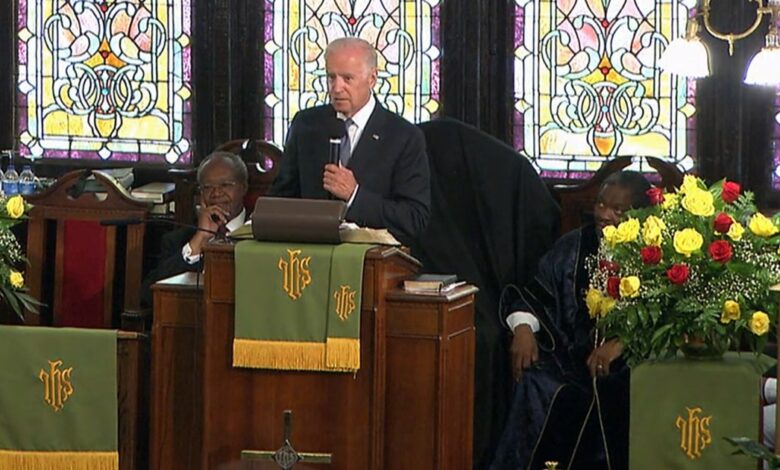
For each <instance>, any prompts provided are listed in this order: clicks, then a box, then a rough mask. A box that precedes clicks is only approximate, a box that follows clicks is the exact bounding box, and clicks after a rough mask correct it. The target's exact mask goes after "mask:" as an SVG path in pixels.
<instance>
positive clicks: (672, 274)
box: [666, 264, 690, 286]
mask: <svg viewBox="0 0 780 470" xmlns="http://www.w3.org/2000/svg"><path fill="white" fill-rule="evenodd" d="M688 274H690V271H689V270H688V266H687V265H685V264H675V265H673V266H672V267H671V268H669V269H667V270H666V277H668V278H669V281H670V282H671V283H672V284H677V285H678V286H679V285H681V284H685V281H687V280H688Z"/></svg>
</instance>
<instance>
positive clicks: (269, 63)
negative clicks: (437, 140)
mask: <svg viewBox="0 0 780 470" xmlns="http://www.w3.org/2000/svg"><path fill="white" fill-rule="evenodd" d="M264 1H265V9H264V14H265V31H264V38H265V57H264V59H265V60H264V62H265V65H264V72H265V87H266V89H265V104H266V109H265V124H264V126H265V138H266V140H270V141H273V142H275V143H277V144H279V145H282V144H283V143H284V139H285V135H286V132H287V126H288V125H289V123H290V120H291V119H292V117H293V116H295V113H297V112H298V111H299V110H301V109H306V108H309V107H311V106H315V105H318V104H323V103H326V102H327V91H328V87H327V80H326V76H325V56H324V52H325V47H326V45H327V44H328V42H330V41H332V40H334V39H337V38H340V37H345V36H353V37H360V38H363V39H365V40H366V41H368V42H369V43H371V44H373V45H374V47H375V48H376V49H377V51H378V52H379V64H378V69H379V71H378V79H377V84H376V87H375V88H374V92H375V94H376V96H377V99H378V100H379V101H380V102H381V103H382V104H383V106H385V107H386V108H388V109H389V110H391V111H393V112H395V113H397V114H399V115H402V116H404V117H405V118H406V119H408V120H410V121H412V122H421V121H426V120H428V119H430V118H431V116H432V115H433V114H435V113H436V111H437V110H438V108H439V56H440V37H439V9H440V3H441V0H414V1H410V0H372V1H368V0H357V1H355V0H350V1H346V0H264Z"/></svg>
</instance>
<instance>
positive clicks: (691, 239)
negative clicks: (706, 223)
mask: <svg viewBox="0 0 780 470" xmlns="http://www.w3.org/2000/svg"><path fill="white" fill-rule="evenodd" d="M703 243H704V238H703V237H702V236H701V234H700V233H699V232H697V231H696V229H692V228H686V229H683V230H680V231H678V232H675V233H674V250H675V251H676V252H677V253H680V254H681V255H683V256H691V253H693V252H694V251H699V250H700V249H701V246H702V244H703Z"/></svg>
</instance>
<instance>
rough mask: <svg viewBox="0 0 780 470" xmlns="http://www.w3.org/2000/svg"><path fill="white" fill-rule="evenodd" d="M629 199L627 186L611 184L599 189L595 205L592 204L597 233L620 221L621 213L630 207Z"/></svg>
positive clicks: (629, 193) (629, 192) (629, 191)
mask: <svg viewBox="0 0 780 470" xmlns="http://www.w3.org/2000/svg"><path fill="white" fill-rule="evenodd" d="M631 199H632V198H631V190H630V189H629V188H623V187H620V186H618V185H615V184H611V185H609V186H605V187H603V188H602V189H601V192H600V193H599V196H598V198H597V199H596V205H595V206H593V218H594V220H595V222H596V229H597V230H596V231H597V233H598V234H599V235H601V231H602V230H604V227H606V226H607V225H615V226H617V224H619V223H620V219H621V218H622V217H623V213H624V212H626V211H627V210H629V209H631Z"/></svg>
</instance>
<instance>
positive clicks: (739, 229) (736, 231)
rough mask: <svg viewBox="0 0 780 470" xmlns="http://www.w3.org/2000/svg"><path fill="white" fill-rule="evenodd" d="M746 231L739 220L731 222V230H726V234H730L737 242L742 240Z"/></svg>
mask: <svg viewBox="0 0 780 470" xmlns="http://www.w3.org/2000/svg"><path fill="white" fill-rule="evenodd" d="M744 233H745V227H743V226H742V224H740V223H739V222H736V221H735V222H734V223H733V224H731V227H729V231H728V232H726V235H728V236H729V238H731V239H732V240H734V241H735V242H738V241H740V240H742V235H743V234H744Z"/></svg>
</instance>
